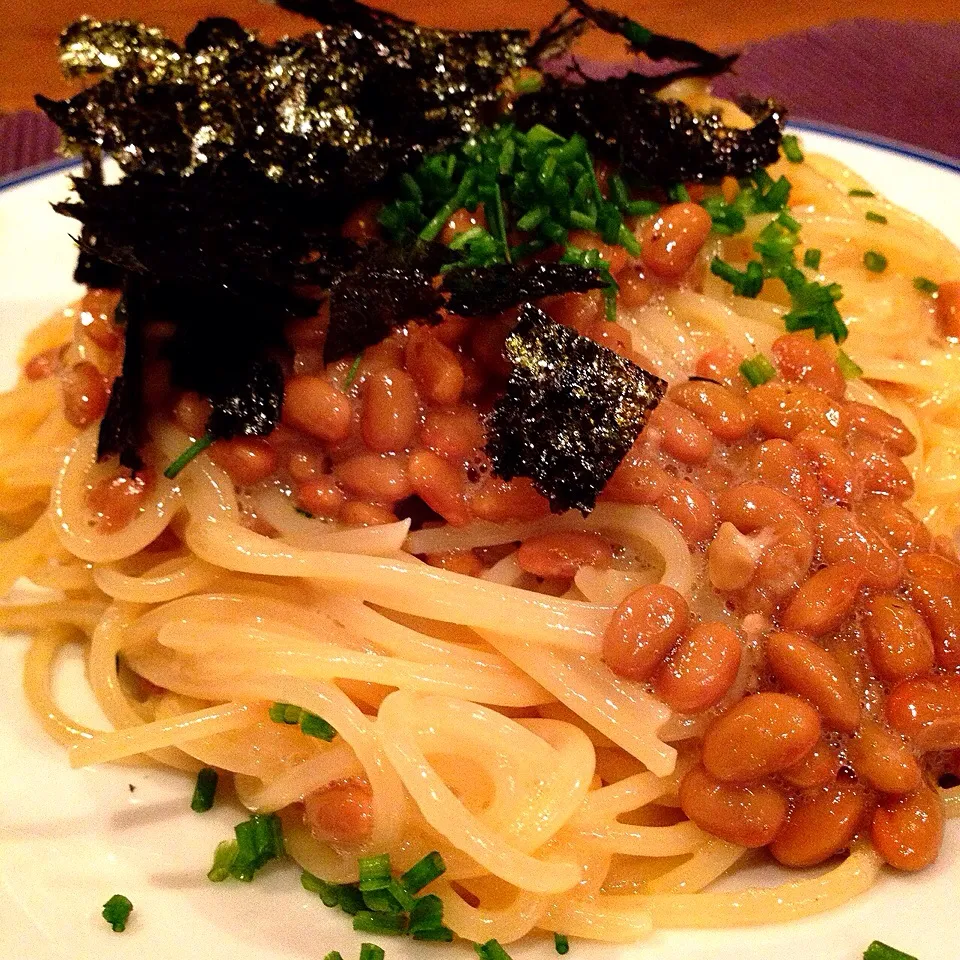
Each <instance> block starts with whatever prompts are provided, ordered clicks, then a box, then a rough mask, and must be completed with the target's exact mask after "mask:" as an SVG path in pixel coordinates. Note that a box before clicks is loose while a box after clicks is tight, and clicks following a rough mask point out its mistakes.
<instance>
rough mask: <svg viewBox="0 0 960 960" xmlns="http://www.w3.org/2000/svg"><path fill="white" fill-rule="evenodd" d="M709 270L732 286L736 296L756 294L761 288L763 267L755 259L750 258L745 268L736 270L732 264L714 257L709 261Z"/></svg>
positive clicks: (752, 295)
mask: <svg viewBox="0 0 960 960" xmlns="http://www.w3.org/2000/svg"><path fill="white" fill-rule="evenodd" d="M710 272H711V273H712V274H714V275H715V276H717V277H719V278H720V279H721V280H726V281H727V283H729V284H730V285H731V286H732V287H733V292H734V293H735V294H736V295H737V296H738V297H750V298H751V299H753V298H754V297H756V296H758V295H759V293H760V291H761V290H762V289H763V269H762V268H761V266H760V264H759V263H757V261H756V260H751V261H750V262H749V263H748V264H747V266H746V268H745V269H743V270H738V269H737V268H736V267H735V266H733V264H730V263H727V262H726V260H721V259H720V258H719V257H714V258H713V260H711V261H710Z"/></svg>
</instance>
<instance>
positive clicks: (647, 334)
mask: <svg viewBox="0 0 960 960" xmlns="http://www.w3.org/2000/svg"><path fill="white" fill-rule="evenodd" d="M284 6H288V7H289V8H290V9H292V10H294V11H296V12H299V13H301V14H303V15H304V16H305V17H313V18H314V19H315V20H316V21H318V23H315V24H313V25H312V28H311V29H312V31H313V32H308V33H306V34H305V35H304V36H302V37H298V38H284V39H283V40H280V41H278V42H277V43H276V44H268V43H266V42H263V41H261V40H259V39H257V38H256V37H255V36H254V35H252V34H249V33H247V32H246V31H245V30H244V29H243V28H242V27H240V26H239V25H238V24H237V23H235V22H233V21H230V20H224V19H212V20H206V21H203V22H201V23H200V24H198V25H197V27H196V28H195V29H194V30H193V32H192V33H191V34H190V35H189V36H188V38H187V39H186V41H185V42H184V43H183V44H178V43H175V42H174V41H172V40H170V39H169V38H167V37H166V36H165V35H164V34H162V33H161V32H160V31H159V30H157V29H154V28H151V27H146V26H144V25H142V24H137V23H130V22H126V21H114V22H100V21H96V20H92V19H89V18H84V19H82V20H80V21H78V22H77V23H76V24H74V25H72V26H71V27H69V28H68V29H67V30H66V31H65V33H64V34H63V37H62V40H61V49H60V54H61V61H62V65H63V67H64V70H65V72H66V73H67V75H68V76H72V77H77V78H79V79H82V80H83V81H84V82H83V83H82V84H78V92H77V93H76V94H75V95H74V96H73V97H71V98H70V99H68V100H65V101H59V102H55V101H51V100H47V99H45V98H42V97H40V98H38V102H39V103H40V105H41V106H42V107H43V109H44V110H46V112H47V113H48V114H49V115H50V116H51V117H52V118H53V119H54V120H55V122H56V123H57V124H58V125H59V126H60V128H61V130H62V132H63V137H64V144H65V146H66V148H67V149H68V150H70V151H72V152H73V153H75V154H76V155H78V156H80V157H82V159H83V162H84V165H83V174H82V175H78V176H77V177H76V178H75V181H74V193H73V195H72V197H71V199H70V200H69V201H67V202H65V203H63V204H60V205H59V206H58V210H59V212H61V213H63V214H65V215H66V216H67V217H69V218H72V219H71V221H69V222H68V221H67V220H65V221H64V229H70V230H72V231H74V232H75V235H76V237H77V240H78V245H79V251H80V252H79V262H78V265H77V274H76V276H77V279H78V280H79V281H80V282H82V283H84V284H85V285H86V286H87V293H86V295H85V296H84V297H83V299H82V300H81V301H80V302H78V303H76V304H73V305H71V306H69V307H67V308H66V309H64V310H63V311H62V312H61V313H59V314H58V315H56V316H54V317H53V318H51V319H50V320H49V321H48V322H46V323H45V324H43V325H42V326H41V327H39V328H38V329H37V330H35V331H34V332H33V333H32V334H31V335H30V337H29V339H28V342H27V343H26V344H25V346H24V347H23V350H22V374H21V376H20V379H19V381H18V383H17V384H16V386H15V387H14V388H13V389H12V390H11V391H10V392H8V393H6V394H4V395H2V397H0V524H2V527H3V534H4V540H3V542H2V544H0V571H2V577H3V589H4V590H5V591H6V600H5V601H4V602H3V604H2V606H0V624H2V625H3V626H4V628H5V629H8V630H11V631H22V632H27V633H29V634H30V635H31V637H32V643H31V646H30V648H29V653H28V656H27V660H26V664H25V672H24V678H25V685H26V690H27V694H28V697H29V700H30V702H31V704H32V706H33V707H34V709H35V711H36V715H37V717H38V718H39V720H40V722H42V724H43V725H44V727H45V729H46V730H47V731H48V732H49V734H50V735H51V736H53V737H54V738H56V739H57V740H58V741H60V742H61V743H62V744H64V746H66V747H67V748H68V753H67V755H68V756H69V760H70V763H71V764H72V765H74V766H76V767H81V766H86V765H90V764H102V763H108V762H119V763H133V764H160V765H164V766H168V767H173V768H175V769H177V770H182V771H184V772H185V774H188V775H189V776H190V778H191V783H193V778H194V777H195V778H196V788H195V792H194V809H196V810H198V811H203V810H205V809H208V808H209V806H210V804H211V803H212V802H213V798H214V795H215V794H216V795H217V796H218V798H219V799H218V802H222V803H227V802H230V798H229V797H228V793H230V792H231V791H232V794H235V799H236V801H238V809H239V807H240V805H242V807H243V808H246V813H245V816H247V817H248V818H247V819H244V820H243V821H242V822H241V823H240V824H239V825H238V826H237V829H236V837H235V838H234V839H232V840H228V841H225V842H224V843H223V844H221V845H220V847H219V848H218V849H217V850H216V852H214V851H210V854H211V857H212V858H213V866H212V869H211V872H210V878H211V880H214V881H220V882H226V883H233V882H235V881H237V880H241V881H249V880H251V879H253V878H254V876H255V874H256V873H257V872H258V871H259V870H261V869H268V868H267V867H266V865H267V863H268V862H269V861H270V860H272V859H275V858H277V857H281V856H288V857H290V858H292V859H293V860H294V861H296V863H297V864H299V865H300V867H301V868H302V870H303V886H304V887H305V888H306V890H307V891H308V892H310V893H311V894H316V895H319V897H320V899H321V900H322V903H323V904H325V905H326V907H328V908H334V909H337V910H339V911H340V912H341V913H343V914H346V915H347V916H346V917H345V918H344V922H345V923H352V924H353V927H354V929H356V930H358V931H361V932H363V933H365V934H366V933H369V934H370V935H371V936H382V935H407V936H412V937H413V938H414V939H415V940H441V941H445V940H451V939H454V938H462V939H464V940H468V941H473V942H474V943H475V944H477V945H478V946H477V952H478V954H479V955H480V956H481V958H485V960H503V958H504V957H506V956H507V955H506V953H505V952H504V946H506V945H509V944H511V943H513V942H514V941H517V940H518V939H520V938H522V937H524V936H526V935H527V934H529V933H530V932H531V931H536V930H540V931H546V932H547V933H549V934H552V935H554V937H555V942H556V945H557V950H558V952H561V953H563V952H566V948H567V946H568V940H567V938H569V937H583V938H587V939H591V940H600V941H608V942H618V943H627V942H633V941H637V940H640V939H642V938H644V937H646V936H649V935H650V934H651V933H653V932H654V931H655V930H657V929H658V928H669V927H723V926H738V925H752V924H765V923H775V922H781V921H786V920H790V919H794V918H799V917H803V916H807V915H809V914H811V913H815V912H818V911H823V910H828V909H833V908H835V907H837V906H839V905H841V904H843V903H844V902H846V901H848V900H850V899H851V898H854V897H856V896H858V895H859V894H860V893H862V892H863V891H865V890H866V889H868V888H869V887H870V886H871V885H872V884H873V883H874V882H875V880H876V879H877V877H878V876H879V874H880V872H881V871H882V870H883V869H885V868H886V867H890V868H894V869H895V870H900V871H917V870H921V869H922V868H924V867H926V866H928V865H929V864H931V863H932V862H933V861H934V860H935V859H936V858H937V855H938V852H939V850H940V846H941V842H942V838H943V830H944V821H945V819H946V818H948V817H950V816H952V815H954V814H956V813H957V812H958V811H960V792H958V791H960V788H958V786H957V784H958V783H960V780H958V776H960V761H958V757H960V561H958V557H957V549H958V542H960V541H958V538H957V530H958V529H960V363H958V349H960V347H958V341H960V251H958V250H957V249H956V248H955V247H954V246H953V245H952V244H951V243H950V242H948V240H947V239H946V238H945V237H943V236H942V235H941V234H940V233H939V232H938V231H937V230H935V229H934V228H933V227H931V226H929V225H928V224H926V223H925V222H923V221H922V220H920V219H919V218H918V217H916V216H914V215H912V214H911V213H909V212H908V211H906V210H903V209H900V208H898V207H897V206H895V205H893V204H892V203H890V202H888V201H887V200H885V199H884V198H883V197H881V196H878V195H877V194H876V193H875V191H873V190H872V188H871V186H870V184H868V183H867V182H865V181H864V180H863V179H861V178H860V177H859V176H858V175H857V174H856V172H854V171H852V170H849V169H847V168H845V167H843V166H842V165H840V164H839V163H838V162H836V161H834V160H832V159H829V158H827V157H823V156H817V155H814V154H811V153H809V152H807V151H806V150H805V148H804V145H803V143H802V142H800V141H799V140H798V139H797V137H795V136H791V135H789V134H786V135H785V134H784V133H783V126H784V122H785V116H786V114H785V112H784V109H783V107H782V106H781V105H779V104H776V103H773V102H767V101H745V102H743V103H738V104H735V103H732V102H729V101H721V100H717V99H715V98H714V97H713V96H712V95H711V94H710V89H709V81H710V78H711V77H713V76H716V75H717V74H719V73H721V72H723V71H725V70H728V69H730V67H731V66H732V64H733V62H734V60H735V57H732V56H721V55H718V54H714V53H711V52H710V51H706V50H703V49H702V48H700V47H698V46H697V45H695V44H692V43H689V42H687V41H683V40H677V39H675V38H671V37H665V36H661V35H659V34H656V33H651V32H650V31H648V30H646V29H645V28H643V27H642V26H640V25H639V24H637V23H635V22H634V21H632V20H630V19H628V18H626V17H622V16H619V15H616V14H612V13H610V12H608V11H606V10H603V9H601V8H597V7H594V6H592V5H591V4H588V3H585V2H580V0H577V2H570V4H569V6H568V7H566V8H565V9H564V10H563V11H561V13H560V14H558V16H557V17H556V18H555V20H554V21H553V22H552V23H551V24H550V25H549V26H548V27H547V28H545V30H544V31H542V32H541V33H540V34H539V35H538V36H534V37H531V36H528V35H527V34H526V33H524V32H520V31H489V32H483V33H457V32H452V31H441V30H433V29H428V28H423V27H418V26H417V25H415V24H413V23H411V22H409V21H405V20H402V19H400V18H398V17H394V16H393V15H390V14H386V13H383V12H380V11H377V10H373V9H371V8H368V7H365V6H361V5H360V4H358V3H354V2H352V0H340V2H333V3H326V2H320V0H317V2H312V0H290V2H289V3H285V4H284ZM319 24H322V26H319ZM588 28H590V29H601V30H606V31H608V32H611V33H614V34H618V35H620V36H621V37H622V38H623V39H624V42H625V43H626V45H627V47H628V48H629V50H630V52H631V53H632V55H633V56H634V60H635V63H634V64H633V65H632V66H631V68H630V70H629V72H627V73H625V74H623V75H622V76H616V77H612V78H597V77H594V76H590V75H588V73H587V72H585V71H584V69H583V66H582V65H581V64H580V63H579V62H578V61H577V60H576V57H575V56H574V55H572V54H571V53H570V49H571V45H572V44H573V43H574V42H575V40H576V38H577V37H578V36H579V35H580V34H581V33H582V32H583V31H584V30H586V29H588ZM667 62H669V69H667ZM650 64H656V65H657V68H658V69H659V72H647V71H648V69H649V68H650ZM665 70H666V72H664V71H665ZM68 223H69V225H68ZM76 644H79V645H81V646H82V648H83V649H84V651H85V658H86V663H87V676H88V680H89V684H90V686H91V688H92V690H93V692H94V694H95V695H96V699H97V701H98V702H99V704H100V706H101V707H102V709H103V711H104V713H105V714H106V716H107V717H108V718H109V720H110V723H111V724H112V726H113V728H114V729H112V730H109V731H101V730H93V729H89V728H87V727H85V726H84V725H82V724H80V723H78V722H76V721H75V720H74V719H73V718H71V717H70V716H68V715H66V714H65V713H64V712H63V711H62V710H61V709H60V707H59V706H58V705H57V703H56V702H55V700H54V698H53V695H52V692H51V691H52V687H51V671H52V670H53V667H54V664H55V661H56V659H57V657H58V655H59V653H60V651H61V649H62V648H63V647H64V646H65V645H76ZM758 858H759V859H766V860H773V861H775V862H777V863H779V864H781V865H782V866H783V867H784V868H785V869H784V870H783V871H781V873H780V877H781V882H780V883H779V885H776V886H771V887H752V886H750V885H749V884H747V883H745V882H744V883H742V884H740V885H739V887H738V886H737V884H736V883H732V884H731V883H730V882H729V878H731V877H732V878H733V880H734V881H736V879H737V873H738V871H739V870H740V869H741V868H742V867H744V866H746V865H748V864H753V863H756V862H758ZM807 867H817V868H818V869H817V870H815V871H813V872H804V873H802V874H801V873H795V872H794V871H795V868H807ZM721 877H723V878H727V879H728V882H727V883H725V884H724V885H723V887H722V888H721V889H714V888H713V887H712V884H713V883H714V881H716V880H718V879H719V878H721ZM121 899H123V898H121ZM126 912H127V913H129V902H128V906H127V910H126ZM121 914H122V917H121V919H120V920H119V921H117V920H111V922H112V923H114V924H115V925H114V929H123V922H124V919H123V918H124V917H125V916H126V914H123V910H122V904H121ZM104 915H105V916H108V914H107V911H105V913H104ZM111 916H113V914H111ZM350 918H352V919H350ZM108 919H109V917H108ZM117 923H119V926H117V925H116V924H117ZM365 949H366V948H365ZM375 955H376V954H369V956H370V957H373V956H375ZM381 955H382V954H381ZM334 956H337V955H334Z"/></svg>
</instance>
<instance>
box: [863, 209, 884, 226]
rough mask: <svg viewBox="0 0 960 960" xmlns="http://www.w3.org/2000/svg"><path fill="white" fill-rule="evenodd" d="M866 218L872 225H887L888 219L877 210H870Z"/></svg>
mask: <svg viewBox="0 0 960 960" xmlns="http://www.w3.org/2000/svg"><path fill="white" fill-rule="evenodd" d="M865 216H866V218H867V220H869V221H870V222H871V223H887V218H886V217H885V216H884V215H883V214H882V213H877V212H876V211H875V210H868V211H867V212H866V214H865Z"/></svg>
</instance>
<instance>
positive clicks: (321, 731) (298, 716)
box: [268, 703, 337, 742]
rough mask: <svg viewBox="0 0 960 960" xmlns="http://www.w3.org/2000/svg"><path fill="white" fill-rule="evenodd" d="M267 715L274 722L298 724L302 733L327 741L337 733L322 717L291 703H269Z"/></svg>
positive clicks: (290, 724)
mask: <svg viewBox="0 0 960 960" xmlns="http://www.w3.org/2000/svg"><path fill="white" fill-rule="evenodd" d="M268 715H269V717H270V719H271V720H272V721H273V722H274V723H285V724H287V725H289V726H294V725H296V724H299V725H300V730H301V731H302V732H303V733H305V734H306V735H307V736H308V737H316V738H317V739H318V740H326V741H328V742H329V741H330V740H332V739H333V738H334V737H335V736H336V735H337V731H336V730H335V729H334V727H333V726H331V725H330V724H329V723H327V721H326V720H324V719H323V717H318V716H317V715H316V714H315V713H310V711H309V710H304V709H302V708H301V707H298V706H295V705H294V704H292V703H274V704H271V706H270V709H269V711H268Z"/></svg>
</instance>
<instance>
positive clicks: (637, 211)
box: [623, 200, 660, 217]
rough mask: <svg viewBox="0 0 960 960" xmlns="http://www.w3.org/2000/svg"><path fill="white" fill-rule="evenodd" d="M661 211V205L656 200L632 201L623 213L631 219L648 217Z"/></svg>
mask: <svg viewBox="0 0 960 960" xmlns="http://www.w3.org/2000/svg"><path fill="white" fill-rule="evenodd" d="M659 209H660V204H659V203H657V201H656V200H631V201H630V202H629V203H628V204H627V205H626V206H625V207H624V208H623V212H624V213H626V214H629V215H630V216H631V217H648V216H650V215H651V214H654V213H656V212H657V211H658V210H659Z"/></svg>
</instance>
